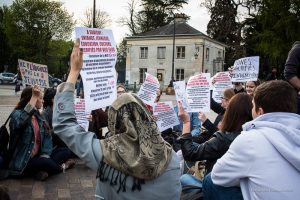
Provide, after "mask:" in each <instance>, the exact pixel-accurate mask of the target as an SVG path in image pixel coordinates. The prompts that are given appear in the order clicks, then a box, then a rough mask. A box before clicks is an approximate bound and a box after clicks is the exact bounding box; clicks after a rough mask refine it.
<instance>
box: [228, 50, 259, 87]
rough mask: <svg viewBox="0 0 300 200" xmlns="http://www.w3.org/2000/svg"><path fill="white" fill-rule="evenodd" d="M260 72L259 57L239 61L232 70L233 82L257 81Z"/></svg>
mask: <svg viewBox="0 0 300 200" xmlns="http://www.w3.org/2000/svg"><path fill="white" fill-rule="evenodd" d="M258 72H259V56H252V57H246V58H241V59H238V60H236V61H235V62H234V65H233V68H232V77H231V81H232V82H246V81H257V78H258Z"/></svg>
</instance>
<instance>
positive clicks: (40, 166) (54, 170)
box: [24, 147, 72, 175]
mask: <svg viewBox="0 0 300 200" xmlns="http://www.w3.org/2000/svg"><path fill="white" fill-rule="evenodd" d="M71 154H72V152H71V151H70V150H69V149H68V148H66V147H61V148H56V149H54V150H53V152H52V154H51V157H50V158H44V157H33V158H30V159H29V161H28V163H27V165H26V167H25V170H24V174H28V175H32V174H36V173H37V172H39V171H45V172H47V173H49V174H51V175H52V174H58V173H60V172H62V168H61V164H63V163H64V162H65V161H66V160H68V159H69V158H70V157H71Z"/></svg>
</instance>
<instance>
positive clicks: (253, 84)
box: [246, 80, 260, 96]
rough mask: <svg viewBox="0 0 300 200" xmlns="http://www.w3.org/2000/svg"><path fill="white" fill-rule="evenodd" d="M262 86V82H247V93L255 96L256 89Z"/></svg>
mask: <svg viewBox="0 0 300 200" xmlns="http://www.w3.org/2000/svg"><path fill="white" fill-rule="evenodd" d="M259 85H260V81H259V80H257V81H247V82H246V93H247V94H248V95H250V96H253V94H254V91H255V89H256V88H257V86H259Z"/></svg>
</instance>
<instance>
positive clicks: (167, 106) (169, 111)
mask: <svg viewBox="0 0 300 200" xmlns="http://www.w3.org/2000/svg"><path fill="white" fill-rule="evenodd" d="M153 115H154V116H155V117H156V118H157V121H156V124H157V127H158V129H159V131H160V132H162V131H164V130H166V129H168V128H173V127H174V126H176V125H178V124H179V121H178V117H177V115H176V112H175V110H174V108H173V104H172V102H171V101H167V102H159V103H155V104H154V106H153Z"/></svg>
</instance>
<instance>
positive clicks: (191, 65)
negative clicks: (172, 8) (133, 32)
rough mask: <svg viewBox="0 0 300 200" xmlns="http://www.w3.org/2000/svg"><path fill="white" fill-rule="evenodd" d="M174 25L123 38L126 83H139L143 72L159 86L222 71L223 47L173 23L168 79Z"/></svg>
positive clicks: (179, 21) (180, 22) (182, 24)
mask: <svg viewBox="0 0 300 200" xmlns="http://www.w3.org/2000/svg"><path fill="white" fill-rule="evenodd" d="M173 33H174V23H171V24H168V25H166V26H163V27H160V28H158V29H155V30H153V31H149V32H146V33H143V34H140V35H137V36H133V37H127V38H126V40H127V57H126V80H128V82H129V84H133V83H134V82H136V84H141V83H143V81H144V78H145V72H147V73H150V74H152V75H154V76H157V78H158V79H159V81H160V83H161V86H162V87H165V86H167V85H168V84H169V83H170V81H171V78H172V77H174V80H176V81H178V80H187V79H188V78H189V77H190V76H192V75H195V74H197V73H200V72H209V73H211V74H212V75H214V74H215V73H216V72H218V71H223V66H224V56H225V47H226V45H225V44H223V43H221V42H218V41H216V40H213V39H211V38H210V37H208V36H207V35H205V34H203V33H201V32H200V31H198V30H196V29H194V28H193V27H191V26H189V25H188V24H187V23H186V21H185V20H184V19H182V18H176V21H175V40H174V41H175V43H174V69H173V73H174V74H173V76H172V60H173V39H174V38H173V37H174V34H173Z"/></svg>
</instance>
